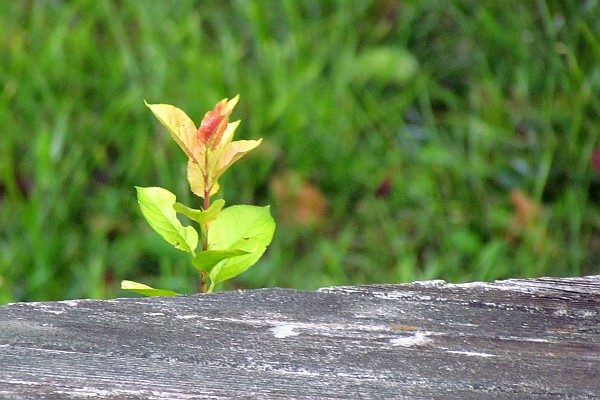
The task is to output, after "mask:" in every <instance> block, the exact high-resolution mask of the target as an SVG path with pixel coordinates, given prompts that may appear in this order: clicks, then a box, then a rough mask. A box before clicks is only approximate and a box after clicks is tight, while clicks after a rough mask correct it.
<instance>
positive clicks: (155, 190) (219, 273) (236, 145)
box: [121, 95, 275, 296]
mask: <svg viewBox="0 0 600 400" xmlns="http://www.w3.org/2000/svg"><path fill="white" fill-rule="evenodd" d="M238 99H239V95H238V96H236V97H234V98H233V99H231V100H228V99H223V100H221V101H220V102H218V103H217V104H216V105H215V107H214V109H213V110H212V111H209V112H207V113H206V114H205V115H204V118H203V119H202V122H201V123H200V127H199V128H196V126H195V125H194V122H193V121H192V120H191V119H190V118H189V117H188V116H187V114H186V113H185V112H183V111H182V110H180V109H179V108H177V107H174V106H171V105H168V104H148V103H146V106H148V108H150V110H151V111H152V113H154V115H155V116H156V118H158V120H159V121H160V122H161V124H163V125H164V126H165V127H166V128H167V130H168V131H169V133H170V135H171V137H172V138H173V140H175V142H176V143H177V144H178V145H179V147H181V149H182V150H183V152H184V153H185V154H186V155H187V157H188V164H187V178H188V182H189V184H190V189H191V190H192V192H193V193H194V194H196V195H197V196H199V197H201V198H203V199H204V204H203V207H202V208H201V209H200V210H197V209H193V208H189V207H187V206H185V205H183V204H181V203H178V202H177V199H176V197H175V195H174V194H173V193H171V192H170V191H168V190H167V189H163V188H160V187H136V190H137V199H138V203H139V204H140V208H141V210H142V214H143V215H144V217H145V218H146V220H147V221H148V223H149V224H150V226H151V227H152V228H153V229H154V230H155V231H156V232H157V233H158V234H159V235H161V236H162V237H163V239H165V240H166V241H167V242H169V243H170V244H171V245H173V246H174V247H175V248H176V249H178V250H181V251H184V252H186V253H188V254H189V255H190V257H191V262H192V265H193V266H194V268H196V269H197V270H199V271H200V288H199V292H201V293H204V292H206V293H210V292H212V291H213V290H214V288H215V285H216V284H217V283H220V282H223V281H226V280H228V279H231V278H233V277H235V276H237V275H239V274H241V273H242V272H244V271H246V270H247V269H248V268H250V267H251V266H252V265H254V264H255V263H256V262H257V261H258V260H259V259H260V257H261V256H262V255H263V253H264V252H265V250H266V248H267V246H268V245H269V244H270V243H271V240H272V238H273V233H274V232H275V221H274V220H273V217H272V216H271V213H270V209H269V206H266V207H257V206H250V205H234V206H231V207H226V208H225V201H224V200H222V199H218V200H215V201H214V202H212V204H211V201H210V198H211V196H214V195H215V194H216V193H217V192H218V191H219V188H220V186H219V178H220V177H221V175H222V174H223V173H224V172H225V171H226V170H227V169H228V168H229V167H230V166H231V165H232V164H233V163H234V162H236V161H237V160H239V159H240V158H241V157H243V156H244V155H245V154H247V153H248V152H249V151H251V150H252V149H254V148H256V147H257V146H258V145H259V144H260V143H261V141H262V139H259V140H238V141H233V134H234V132H235V130H236V129H237V127H238V125H239V123H240V121H235V122H229V115H230V114H231V112H232V111H233V109H234V107H235V105H236V104H237V102H238ZM178 213H179V214H183V215H185V216H186V217H188V218H189V219H190V220H191V221H195V222H197V223H198V225H199V228H200V230H199V231H198V230H197V229H195V228H194V227H193V226H183V225H182V223H181V222H180V221H179V219H178V218H177V214H178ZM199 241H201V244H200V245H199ZM207 283H209V285H208V288H207ZM121 288H122V289H126V290H131V291H133V292H136V293H140V294H143V295H146V296H173V295H177V294H178V293H176V292H172V291H170V290H163V289H155V288H152V287H150V286H146V285H143V284H141V283H137V282H132V281H122V282H121Z"/></svg>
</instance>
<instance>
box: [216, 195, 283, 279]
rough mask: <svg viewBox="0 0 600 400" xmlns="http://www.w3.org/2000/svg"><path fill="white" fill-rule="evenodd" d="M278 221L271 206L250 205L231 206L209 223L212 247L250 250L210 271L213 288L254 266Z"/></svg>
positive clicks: (227, 259) (226, 260)
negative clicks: (274, 217) (272, 212)
mask: <svg viewBox="0 0 600 400" xmlns="http://www.w3.org/2000/svg"><path fill="white" fill-rule="evenodd" d="M274 232H275V221H274V220H273V217H272V216H271V212H270V208H269V207H268V206H267V207H256V206H248V205H238V206H231V207H228V208H226V209H224V210H223V211H221V214H220V215H219V216H218V217H217V219H216V220H214V221H213V222H212V224H211V226H210V232H209V236H208V249H209V250H230V249H242V250H245V251H247V252H248V254H245V255H239V256H234V257H229V258H226V259H224V260H223V261H221V262H219V263H218V264H217V265H215V266H214V267H213V268H212V270H211V271H210V272H209V277H210V279H211V281H212V282H211V283H212V284H211V287H212V286H214V284H216V283H219V282H223V281H225V280H227V279H231V278H233V277H234V276H237V275H239V274H241V273H242V272H244V271H246V270H247V269H248V268H250V267H251V266H252V265H254V264H255V263H256V262H257V261H258V260H259V258H260V257H261V256H262V255H263V253H264V252H265V250H266V248H267V246H268V245H269V244H270V243H271V240H272V239H273V234H274Z"/></svg>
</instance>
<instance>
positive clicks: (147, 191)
mask: <svg viewBox="0 0 600 400" xmlns="http://www.w3.org/2000/svg"><path fill="white" fill-rule="evenodd" d="M136 190H137V197H138V203H139V204H140V208H141V210H142V214H143V215H144V218H146V221H148V223H149V224H150V226H151V227H152V229H154V230H155V231H156V232H157V233H158V234H159V235H161V236H162V237H163V238H164V239H165V240H166V241H167V242H169V243H170V244H172V245H173V246H174V247H175V248H176V249H179V250H182V251H186V252H188V253H191V254H192V255H193V254H194V250H195V249H196V247H197V245H198V232H196V230H195V229H194V228H192V227H191V226H186V227H184V226H183V225H181V222H180V221H179V220H178V219H177V214H176V212H175V208H174V205H175V200H176V197H175V195H174V194H173V193H171V192H169V191H168V190H166V189H163V188H160V187H147V188H143V187H137V186H136Z"/></svg>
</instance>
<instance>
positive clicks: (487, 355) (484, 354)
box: [448, 350, 497, 358]
mask: <svg viewBox="0 0 600 400" xmlns="http://www.w3.org/2000/svg"><path fill="white" fill-rule="evenodd" d="M448 353H451V354H460V355H463V356H468V357H484V358H487V357H497V356H495V355H494V354H488V353H478V352H475V351H458V350H448Z"/></svg>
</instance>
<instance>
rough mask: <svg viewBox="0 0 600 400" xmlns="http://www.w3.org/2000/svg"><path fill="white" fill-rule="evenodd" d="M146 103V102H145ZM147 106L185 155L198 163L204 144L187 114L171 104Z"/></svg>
mask: <svg viewBox="0 0 600 400" xmlns="http://www.w3.org/2000/svg"><path fill="white" fill-rule="evenodd" d="M144 103H146V102H144ZM146 106H148V108H149V109H150V110H151V111H152V113H153V114H154V115H155V116H156V118H157V119H158V120H159V121H160V123H161V124H163V125H164V126H165V127H166V128H167V129H168V131H169V134H170V135H171V137H172V138H173V140H175V142H177V144H178V145H179V147H181V149H182V150H183V151H184V152H185V154H186V155H187V156H188V157H189V158H191V159H194V160H196V161H198V160H197V159H196V157H197V156H198V154H200V153H201V148H202V144H201V143H200V142H199V140H198V139H197V128H196V125H194V122H193V121H192V120H191V119H190V117H188V116H187V114H186V113H185V112H183V111H182V110H180V109H179V108H177V107H174V106H172V105H170V104H148V103H146Z"/></svg>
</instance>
